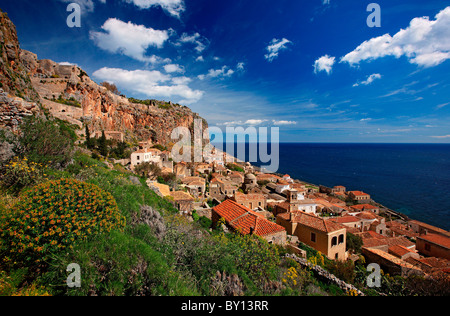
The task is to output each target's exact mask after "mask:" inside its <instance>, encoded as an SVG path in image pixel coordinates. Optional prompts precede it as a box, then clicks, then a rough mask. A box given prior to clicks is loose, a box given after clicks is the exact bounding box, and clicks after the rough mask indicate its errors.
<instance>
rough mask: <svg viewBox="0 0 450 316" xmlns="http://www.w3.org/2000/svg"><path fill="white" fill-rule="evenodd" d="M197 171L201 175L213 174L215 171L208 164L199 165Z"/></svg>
mask: <svg viewBox="0 0 450 316" xmlns="http://www.w3.org/2000/svg"><path fill="white" fill-rule="evenodd" d="M195 171H196V172H198V173H200V174H211V173H212V171H213V168H212V165H211V164H207V163H199V164H197V165H196V167H195Z"/></svg>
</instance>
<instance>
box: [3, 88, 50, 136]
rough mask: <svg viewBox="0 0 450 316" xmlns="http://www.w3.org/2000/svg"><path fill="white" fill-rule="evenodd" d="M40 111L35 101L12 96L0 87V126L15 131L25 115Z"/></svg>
mask: <svg viewBox="0 0 450 316" xmlns="http://www.w3.org/2000/svg"><path fill="white" fill-rule="evenodd" d="M40 111H41V109H40V107H39V106H38V104H37V103H35V102H27V101H25V100H24V99H22V98H19V97H12V96H10V95H9V94H8V93H6V92H5V91H3V89H0V128H6V129H8V130H10V131H13V132H17V131H18V129H19V126H20V124H21V123H22V122H23V119H24V118H25V117H28V116H33V115H37V114H39V113H40Z"/></svg>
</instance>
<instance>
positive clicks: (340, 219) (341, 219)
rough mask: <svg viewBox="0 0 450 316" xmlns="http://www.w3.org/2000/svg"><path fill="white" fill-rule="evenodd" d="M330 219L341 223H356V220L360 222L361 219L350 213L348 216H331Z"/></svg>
mask: <svg viewBox="0 0 450 316" xmlns="http://www.w3.org/2000/svg"><path fill="white" fill-rule="evenodd" d="M330 221H333V222H335V223H339V224H344V223H356V222H359V219H358V218H356V217H355V216H351V215H348V216H342V217H336V218H331V219H330Z"/></svg>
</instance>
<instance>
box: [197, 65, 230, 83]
mask: <svg viewBox="0 0 450 316" xmlns="http://www.w3.org/2000/svg"><path fill="white" fill-rule="evenodd" d="M234 73H235V71H234V70H233V69H231V68H229V67H228V66H223V67H222V68H220V69H210V70H209V71H208V73H207V74H206V75H199V76H198V77H197V78H198V79H200V80H204V79H207V78H222V79H223V78H229V77H231V76H232V75H233V74H234Z"/></svg>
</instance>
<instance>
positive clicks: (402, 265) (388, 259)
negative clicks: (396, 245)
mask: <svg viewBox="0 0 450 316" xmlns="http://www.w3.org/2000/svg"><path fill="white" fill-rule="evenodd" d="M361 252H362V254H363V256H364V257H365V258H366V261H367V262H371V263H376V264H378V265H380V267H381V269H382V270H383V271H384V272H385V273H389V274H391V275H399V276H402V277H408V276H410V275H423V271H422V270H421V269H420V268H418V267H417V266H414V265H412V264H410V263H408V262H407V261H405V260H403V259H401V258H400V257H398V254H397V252H399V251H398V250H397V251H393V252H394V253H395V255H394V254H393V253H389V252H387V251H383V250H381V249H377V248H367V247H363V248H362V249H361ZM400 253H405V251H403V252H400ZM407 259H410V258H409V257H408V258H407Z"/></svg>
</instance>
